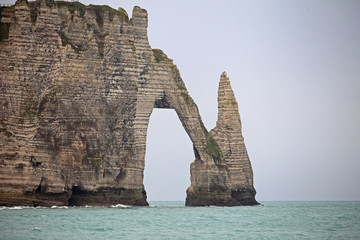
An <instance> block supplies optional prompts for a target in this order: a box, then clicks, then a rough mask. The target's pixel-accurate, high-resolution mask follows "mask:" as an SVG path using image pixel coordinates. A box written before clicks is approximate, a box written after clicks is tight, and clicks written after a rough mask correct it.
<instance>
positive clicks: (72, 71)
mask: <svg viewBox="0 0 360 240" xmlns="http://www.w3.org/2000/svg"><path fill="white" fill-rule="evenodd" d="M0 13H1V18H0V23H1V25H0V26H1V31H0V33H1V36H0V62H1V64H0V205H5V206H14V205H22V206H23V205H28V206H38V205H41V206H52V205H58V206H60V205H71V206H73V205H75V206H81V205H101V206H109V205H113V204H127V205H139V206H147V205H148V202H147V197H146V191H145V189H144V185H143V179H144V165H145V150H146V135H147V127H148V123H149V118H150V115H151V113H152V110H153V109H154V108H169V109H174V110H175V111H176V113H177V115H178V116H179V119H180V121H181V123H182V125H183V127H184V128H185V131H186V132H187V134H188V135H189V137H190V139H191V141H192V143H193V151H194V159H195V160H194V162H193V163H192V164H191V168H190V171H191V185H190V186H189V188H188V189H187V199H186V205H187V206H209V205H218V206H234V205H243V204H251V203H253V204H254V203H255V200H254V199H253V198H252V200H253V201H250V200H251V197H253V196H254V195H255V190H254V189H253V187H252V171H251V167H250V165H249V162H246V161H248V158H245V155H244V154H243V152H244V149H245V147H244V146H243V145H241V144H243V142H242V136H241V126H240V125H239V124H240V119H239V118H236V119H238V122H237V121H236V119H235V120H232V121H230V122H226V119H227V118H228V117H227V116H228V115H229V114H230V116H232V115H231V114H235V112H234V111H235V109H236V111H237V104H236V101H235V105H236V108H234V109H233V110H231V109H230V110H231V111H230V110H229V112H227V110H226V109H227V105H226V104H227V103H222V102H223V100H221V99H222V98H223V97H219V99H220V103H221V104H225V105H224V106H225V110H226V111H222V110H221V112H219V116H220V117H219V126H218V127H217V128H216V129H215V131H214V134H215V135H216V139H219V144H218V143H217V141H216V140H215V138H214V137H213V135H212V134H211V133H210V132H208V130H207V129H206V128H205V126H204V124H203V122H202V119H201V117H200V113H199V110H198V107H197V105H196V104H195V102H194V100H193V99H192V98H191V96H190V95H189V93H188V91H187V89H186V86H185V84H184V82H183V80H182V78H181V76H180V72H179V70H178V68H177V66H176V65H175V64H174V63H173V60H172V59H170V58H168V56H167V55H166V54H165V53H164V52H163V51H161V50H160V49H152V48H151V47H150V44H149V41H148V36H147V26H148V14H147V11H146V10H144V9H141V8H140V7H134V9H133V12H132V17H131V18H129V16H128V14H127V13H126V11H125V10H123V9H122V8H119V9H118V10H115V9H112V8H110V7H108V6H98V5H89V6H85V5H83V4H81V3H80V2H66V1H58V2H57V1H53V0H47V1H44V0H37V1H35V2H28V1H25V0H18V1H17V2H16V4H15V6H12V7H2V8H1V11H0ZM225 80H226V77H225V78H224V81H225ZM222 82H223V80H222V81H221V82H220V85H221V86H222V84H223V83H222ZM224 86H225V87H224V90H221V92H225V93H226V94H228V93H229V91H228V90H227V87H226V82H225V85H224ZM229 86H230V85H229ZM221 88H223V87H221ZM231 93H232V92H231ZM226 94H225V99H226V98H227V96H226ZM232 96H233V95H232ZM219 106H220V105H219ZM219 109H222V108H220V107H219ZM237 114H238V113H237ZM235 115H236V114H235ZM237 116H238V115H237ZM223 121H224V123H222V122H223ZM226 124H228V125H231V124H235V125H234V126H232V125H231V126H230V127H231V128H233V129H234V132H233V131H231V132H227V130H226V129H225V130H226V131H225V132H224V133H221V132H220V131H222V129H223V126H225V125H226ZM226 126H227V125H226ZM235 130H237V131H238V132H236V131H235ZM225 133H229V134H230V136H232V137H233V141H234V143H230V145H229V146H230V147H231V148H232V147H233V146H234V151H235V145H236V146H238V147H237V148H236V149H237V150H236V152H237V154H236V155H235V154H230V155H227V154H228V148H229V147H228V145H226V144H228V143H224V142H222V141H225V139H228V138H226V137H224V136H223V134H225ZM220 143H221V144H220ZM239 146H243V147H239ZM221 148H223V149H224V150H223V151H222V150H221ZM241 149H243V150H241ZM223 152H225V153H226V154H225V155H224V154H223ZM245 153H246V150H245ZM226 156H230V158H229V157H228V158H226ZM246 157H247V155H246ZM245 160H246V161H245ZM234 161H235V162H236V161H239V163H236V164H234V163H233V162H234ZM227 162H228V163H227ZM228 164H229V166H230V168H229V167H228V166H227V165H228ZM242 167H244V169H241V168H242ZM250 173H251V174H250ZM231 174H234V180H232V177H231ZM233 183H234V184H233Z"/></svg>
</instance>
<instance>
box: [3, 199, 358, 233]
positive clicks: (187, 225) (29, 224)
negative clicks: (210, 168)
mask: <svg viewBox="0 0 360 240" xmlns="http://www.w3.org/2000/svg"><path fill="white" fill-rule="evenodd" d="M262 203H263V206H256V207H184V202H150V207H129V206H123V205H119V206H113V207H110V208H104V207H69V208H60V207H53V208H26V207H15V208H4V207H0V209H1V210H0V239H360V202H262Z"/></svg>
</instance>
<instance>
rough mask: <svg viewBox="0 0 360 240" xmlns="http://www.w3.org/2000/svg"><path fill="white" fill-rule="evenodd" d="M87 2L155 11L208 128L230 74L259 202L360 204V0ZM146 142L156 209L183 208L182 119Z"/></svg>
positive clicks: (170, 117)
mask: <svg viewBox="0 0 360 240" xmlns="http://www.w3.org/2000/svg"><path fill="white" fill-rule="evenodd" d="M0 2H1V3H8V2H9V3H12V2H14V1H6V0H1V1H0ZM81 2H82V3H85V4H90V3H92V4H107V5H109V6H111V7H114V8H118V7H119V6H120V7H123V8H125V9H126V11H127V12H128V14H129V16H131V12H132V8H133V6H135V5H138V6H140V7H142V8H145V9H146V10H147V11H148V13H149V27H148V35H149V41H150V45H151V46H152V47H153V48H161V49H162V50H164V52H165V53H166V54H167V55H168V56H169V57H170V58H172V59H174V62H175V64H177V66H178V67H179V69H180V73H181V75H182V78H183V80H184V82H185V84H186V86H187V88H188V91H189V93H190V95H191V96H192V97H193V98H194V100H195V102H196V103H197V105H198V107H199V109H200V113H201V116H202V119H203V121H204V123H205V125H206V127H207V128H208V130H210V129H212V128H213V127H214V126H215V123H216V118H217V87H218V82H219V79H220V74H221V73H222V72H223V71H227V73H228V76H229V77H230V81H231V84H232V87H233V90H234V92H235V96H236V98H237V101H238V103H239V109H240V115H241V120H242V124H243V134H244V138H245V144H246V146H247V149H248V152H249V156H250V160H251V162H252V166H253V170H254V182H255V188H256V190H257V199H258V200H259V201H264V200H360V187H359V184H360V128H359V123H360V1H358V0H337V1H331V0H316V1H315V0H298V1H294V0H277V1H268V0H264V1H258V0H251V1H241V0H224V1H218V0H217V1H214V0H207V1H205V0H196V1H194V0H192V1H191V0H182V1H176V2H175V1H168V0H152V1H149V0H128V1H125V0H124V1H114V0H113V1H111V0H108V1H101V2H100V1H81ZM147 140H148V142H147V153H146V160H145V164H146V167H145V188H146V191H147V193H148V200H184V199H185V190H186V188H187V187H188V186H189V185H190V173H189V171H190V170H189V164H190V162H192V161H193V160H194V154H193V151H192V144H191V141H190V139H189V137H188V136H187V134H186V132H185V130H184V129H183V128H182V126H181V123H180V121H179V119H178V118H177V116H176V113H175V111H173V110H160V109H155V110H154V112H153V114H152V116H151V118H150V125H149V130H148V138H147Z"/></svg>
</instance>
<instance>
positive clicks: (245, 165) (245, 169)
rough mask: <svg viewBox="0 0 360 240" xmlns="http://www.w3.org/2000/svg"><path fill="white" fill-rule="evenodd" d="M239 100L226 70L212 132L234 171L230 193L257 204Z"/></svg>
mask: <svg viewBox="0 0 360 240" xmlns="http://www.w3.org/2000/svg"><path fill="white" fill-rule="evenodd" d="M238 109H239V108H238V103H237V101H236V99H235V95H234V92H233V90H232V88H231V85H230V81H229V78H228V76H227V75H226V72H223V74H221V77H220V83H219V91H218V120H217V122H216V127H215V128H214V129H213V130H211V134H212V135H213V136H214V139H215V140H216V141H217V143H218V144H219V146H220V149H221V151H222V153H223V154H224V158H225V161H226V165H227V166H228V168H229V171H230V175H231V195H232V197H233V198H234V199H236V200H237V201H238V202H239V203H240V204H241V205H255V204H257V202H256V200H255V194H256V191H255V188H254V183H253V171H252V167H251V163H250V160H249V156H248V153H247V151H246V147H245V143H244V137H243V136H242V132H241V121H240V115H239V110H238Z"/></svg>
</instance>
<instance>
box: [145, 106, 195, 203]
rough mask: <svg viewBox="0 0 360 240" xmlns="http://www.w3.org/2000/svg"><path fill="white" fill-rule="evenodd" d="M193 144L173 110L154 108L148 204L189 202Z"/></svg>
mask: <svg viewBox="0 0 360 240" xmlns="http://www.w3.org/2000/svg"><path fill="white" fill-rule="evenodd" d="M193 160H194V151H193V144H192V142H191V140H190V138H189V136H188V135H187V133H186V131H185V129H184V127H183V126H182V124H181V122H180V120H179V118H178V116H177V114H176V112H175V111H174V110H173V109H164V108H162V109H159V108H154V109H153V112H152V114H151V116H150V119H149V125H148V130H147V139H146V154H145V170H144V187H145V190H146V193H147V200H148V201H150V202H151V201H185V198H186V189H187V188H188V187H189V186H190V163H191V162H192V161H193Z"/></svg>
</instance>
